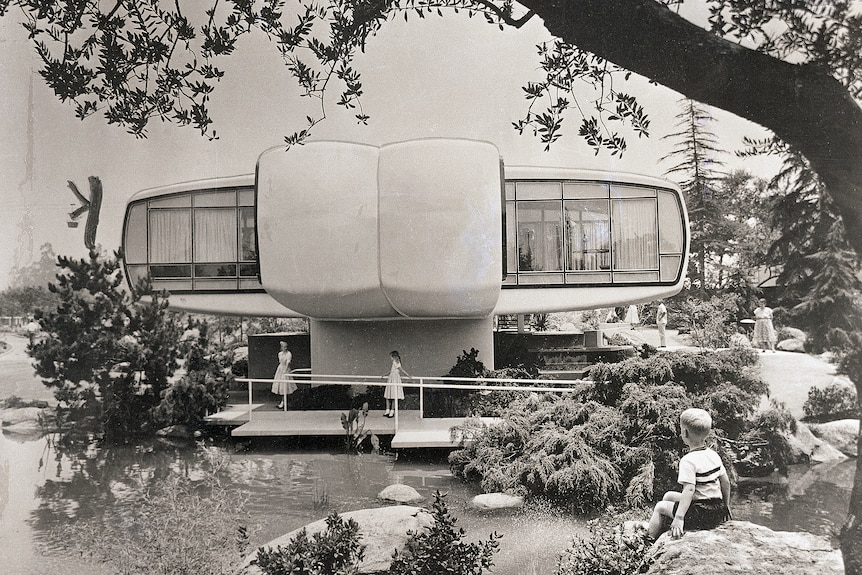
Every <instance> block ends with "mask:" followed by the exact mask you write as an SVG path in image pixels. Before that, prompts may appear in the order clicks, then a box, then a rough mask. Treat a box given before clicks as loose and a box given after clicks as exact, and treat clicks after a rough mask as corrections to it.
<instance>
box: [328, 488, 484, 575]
mask: <svg viewBox="0 0 862 575" xmlns="http://www.w3.org/2000/svg"><path fill="white" fill-rule="evenodd" d="M431 515H432V517H433V519H434V522H433V523H432V524H431V526H430V527H429V528H428V529H427V530H424V531H416V532H410V539H409V540H408V541H407V546H406V548H405V549H404V553H401V554H399V553H398V552H397V551H396V552H395V553H394V554H393V560H392V564H391V565H390V567H389V571H387V573H389V575H438V574H439V573H448V574H450V575H481V574H482V573H485V572H486V571H490V569H491V568H492V567H493V566H494V561H493V557H494V554H495V553H496V552H497V551H498V549H499V542H498V539H500V536H498V535H497V534H496V533H491V535H490V536H489V537H488V540H487V541H484V542H482V541H476V542H471V543H467V542H466V541H463V539H464V536H465V535H466V532H465V531H464V529H463V528H458V527H456V523H457V520H456V519H455V518H454V517H452V516H451V515H450V514H449V509H448V508H447V507H446V502H445V500H444V496H443V495H441V494H440V492H439V491H437V492H436V493H434V503H433V504H432V505H431ZM326 573H335V572H334V571H327V572H326Z"/></svg>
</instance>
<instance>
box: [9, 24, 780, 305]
mask: <svg viewBox="0 0 862 575" xmlns="http://www.w3.org/2000/svg"><path fill="white" fill-rule="evenodd" d="M547 39H549V38H548V36H547V32H545V30H544V28H543V27H542V26H541V22H539V21H535V22H533V23H531V24H529V25H527V26H525V27H524V28H522V29H520V30H510V29H507V30H505V31H502V32H501V31H499V30H498V29H497V28H495V27H492V26H489V25H487V24H485V23H484V21H482V20H481V19H479V18H474V19H472V20H471V19H467V18H466V17H461V16H454V17H451V16H447V17H446V18H443V19H440V18H429V19H427V20H415V21H412V22H410V23H409V24H406V23H404V22H403V20H396V21H394V22H390V23H387V24H385V25H384V29H383V31H382V33H381V34H380V35H378V36H377V37H374V38H372V39H370V40H369V43H368V47H367V51H366V53H365V54H363V55H360V57H359V58H358V59H357V61H356V66H355V67H356V68H357V69H359V70H360V71H361V72H362V73H363V87H364V89H365V95H364V96H363V99H362V104H363V107H364V112H365V113H367V114H369V115H370V116H371V120H370V122H369V126H358V125H357V124H356V122H355V120H354V119H353V117H352V115H351V114H347V113H344V112H343V111H342V110H341V109H340V108H339V107H337V106H335V105H334V102H330V105H329V107H328V114H329V117H328V119H327V120H326V121H325V122H324V123H323V124H322V125H320V126H318V127H317V128H315V130H314V139H337V140H344V141H355V142H363V143H369V144H376V145H379V144H385V143H388V142H395V141H400V140H406V139H412V138H422V137H463V138H475V139H479V140H486V141H490V142H492V143H494V144H496V145H497V147H498V148H499V149H500V152H501V154H502V156H503V158H504V161H505V162H506V163H507V164H510V165H522V164H527V165H531V164H532V165H547V166H566V167H576V168H594V169H602V170H619V171H626V172H638V173H643V174H647V175H652V176H662V175H663V173H664V171H665V170H666V169H667V167H669V165H670V164H669V163H660V162H659V159H660V158H661V157H662V156H663V155H665V154H666V153H667V151H668V147H669V146H670V144H669V143H668V142H666V141H662V140H661V137H662V136H663V135H665V134H667V133H669V132H673V131H674V127H673V121H674V120H673V117H674V115H675V114H676V113H677V111H678V108H677V104H676V103H677V101H678V100H679V95H678V94H676V93H674V92H672V91H669V90H666V89H663V88H658V87H654V86H650V85H648V84H647V83H646V82H645V81H643V80H642V79H636V81H635V82H632V83H631V86H628V87H626V88H625V89H624V91H628V92H629V93H632V94H635V95H637V96H638V97H639V98H640V100H641V103H642V104H643V105H644V107H645V108H647V112H648V113H649V114H650V116H651V120H652V124H651V136H652V137H651V138H649V139H638V138H637V137H635V136H631V137H629V138H628V144H629V147H628V151H627V152H626V153H625V155H624V156H623V158H622V159H619V158H616V157H611V156H610V155H609V154H604V153H602V154H599V155H598V156H596V155H594V153H593V151H592V149H590V148H589V147H588V146H587V145H586V144H585V143H584V142H583V141H582V140H581V139H580V138H579V137H578V136H577V126H578V124H579V122H580V119H579V118H578V117H577V116H576V115H575V114H571V115H570V117H569V118H568V119H567V121H566V123H565V124H564V130H563V131H564V134H565V135H564V137H563V138H562V139H561V140H559V141H558V142H557V143H556V144H555V145H554V146H553V147H552V149H551V151H550V152H544V151H543V148H544V147H543V145H542V144H541V143H540V142H539V141H538V140H537V139H535V138H533V137H532V136H527V135H524V136H519V135H518V134H517V133H516V132H515V130H514V129H513V128H512V122H513V121H516V120H518V119H519V118H521V117H523V115H524V114H525V112H526V110H527V102H526V100H525V99H524V97H523V95H522V94H523V91H522V90H521V86H523V85H525V84H526V82H528V81H530V80H538V79H540V77H541V76H540V74H541V71H540V69H539V59H538V56H537V53H536V48H535V46H536V44H537V43H539V42H541V41H543V40H547ZM37 67H38V61H37V58H36V56H35V54H34V53H33V50H32V48H31V47H30V45H29V44H28V42H27V38H26V33H25V31H24V30H23V28H21V27H20V25H19V24H18V21H17V15H16V14H15V12H14V11H10V14H8V15H7V16H6V17H5V18H2V19H0V78H2V81H0V104H2V112H0V233H2V236H0V289H4V288H5V287H6V286H7V285H8V282H9V279H10V278H9V272H10V270H11V268H12V267H13V265H15V264H18V265H21V264H26V263H27V262H28V260H29V259H30V257H31V255H30V254H31V249H32V257H33V258H38V256H39V246H41V245H42V244H43V243H45V242H50V243H51V244H52V246H53V247H54V251H55V252H56V253H58V254H66V255H75V256H79V257H80V256H83V255H84V254H85V253H86V250H85V248H84V244H83V233H84V225H83V219H82V220H81V222H82V223H81V225H79V227H77V228H69V227H68V226H67V224H66V221H67V219H68V217H67V214H68V212H70V211H71V210H72V209H74V208H75V207H77V202H76V200H75V198H74V196H73V195H72V193H71V192H70V191H69V190H68V188H67V186H66V181H67V180H72V181H74V182H75V183H76V184H77V185H78V187H79V188H80V189H82V191H84V190H86V189H87V178H88V176H90V175H95V176H99V177H100V178H101V180H102V183H103V187H104V201H103V206H102V213H101V219H100V224H99V229H98V235H97V238H96V239H97V242H98V243H99V244H101V245H102V246H103V247H104V248H105V249H109V250H114V249H116V248H117V247H119V244H120V229H121V226H122V217H123V213H124V209H125V205H126V201H127V199H128V198H129V197H130V196H131V195H132V194H134V193H135V192H137V191H138V190H141V189H144V188H150V187H154V186H161V185H165V184H171V183H176V182H181V181H188V180H194V179H200V178H209V177H215V176H229V175H236V174H245V173H252V172H253V171H254V166H255V161H256V159H257V157H258V155H259V154H260V153H261V152H262V151H263V150H265V149H267V148H270V147H272V146H278V145H280V144H281V143H282V142H283V137H284V136H285V135H287V134H290V133H292V132H294V131H295V130H297V129H300V128H302V127H304V126H303V121H304V120H303V119H304V118H305V116H306V115H308V114H311V113H314V112H316V109H315V108H310V107H309V106H310V105H312V103H311V102H310V101H309V100H308V99H306V98H300V97H299V96H298V90H297V89H296V88H295V86H294V84H293V81H292V79H291V78H290V77H289V76H288V73H287V70H286V69H285V68H284V66H283V64H282V63H281V60H280V58H279V57H278V55H277V53H276V51H275V50H274V49H273V48H272V47H271V46H270V45H269V44H267V43H266V41H265V40H263V39H262V38H260V37H245V38H244V39H243V41H242V43H241V44H240V46H239V49H238V53H237V54H236V55H235V56H232V57H231V58H229V59H227V60H225V61H224V62H223V65H222V67H223V68H224V69H225V70H226V71H227V76H226V77H225V78H224V79H223V80H222V81H221V83H220V84H219V85H218V87H217V88H216V92H215V93H214V95H213V97H212V104H211V110H210V111H211V116H212V117H213V119H214V121H215V128H216V131H217V132H218V134H219V136H220V138H219V140H217V141H208V140H207V139H206V138H204V137H201V136H200V135H199V134H198V133H197V132H196V131H195V130H194V129H193V128H178V127H176V126H173V125H169V124H162V123H160V122H158V121H155V122H153V123H151V125H150V127H149V137H148V138H147V139H136V138H135V137H133V136H131V135H128V134H126V133H125V132H124V131H123V130H122V129H120V128H117V127H115V126H108V125H107V123H106V122H105V120H104V119H103V118H102V117H101V116H98V115H97V116H93V117H91V118H89V119H87V120H85V121H83V122H82V121H80V120H77V119H76V118H75V117H74V113H73V108H72V107H70V106H66V105H63V104H60V103H59V102H58V101H57V99H56V98H55V97H54V95H53V94H52V93H51V92H50V90H49V89H48V88H47V87H46V86H45V85H44V83H43V82H42V80H41V77H40V76H38V74H36V73H35V70H36V69H37ZM31 77H32V78H33V82H32V84H33V98H32V106H31V109H32V113H30V112H28V101H29V99H30V98H29V86H30V78H31ZM617 88H619V86H617ZM590 95H591V93H590V92H588V91H584V97H585V98H588V97H590ZM714 115H715V118H716V124H715V125H714V126H713V131H714V132H716V134H718V136H719V138H720V140H721V146H722V147H723V148H724V149H727V150H734V149H737V148H739V147H740V145H741V140H742V137H743V136H753V137H763V136H764V135H765V132H764V131H763V130H762V129H760V128H758V127H757V126H755V125H753V124H750V123H748V122H745V121H742V120H739V119H737V118H735V117H734V116H732V115H730V114H727V113H725V112H722V111H720V110H717V111H715V112H714ZM28 117H29V120H30V122H28ZM28 124H30V128H29V129H30V130H32V140H30V138H29V137H28ZM30 146H32V148H31V149H32V156H31V157H32V159H33V162H32V177H31V176H30V174H29V172H28V169H27V165H28V161H27V158H28V147H30ZM725 161H726V162H727V163H728V164H729V165H731V166H736V165H739V166H740V167H746V168H748V169H749V170H751V171H752V172H754V173H756V174H757V175H760V176H763V177H769V176H771V175H772V171H773V170H774V169H775V163H774V161H765V160H756V161H755V160H746V161H745V162H741V161H740V160H736V159H734V158H733V157H732V156H728V157H726V158H725ZM28 215H29V216H32V217H31V218H28ZM28 222H32V225H28Z"/></svg>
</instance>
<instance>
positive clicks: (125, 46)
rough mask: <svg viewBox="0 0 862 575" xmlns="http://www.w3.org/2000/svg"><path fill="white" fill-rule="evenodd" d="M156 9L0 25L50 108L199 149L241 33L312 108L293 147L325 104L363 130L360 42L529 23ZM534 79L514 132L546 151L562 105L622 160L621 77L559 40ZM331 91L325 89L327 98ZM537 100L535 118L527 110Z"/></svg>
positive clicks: (481, 8) (306, 10) (65, 9)
mask: <svg viewBox="0 0 862 575" xmlns="http://www.w3.org/2000/svg"><path fill="white" fill-rule="evenodd" d="M190 6H191V5H190V4H186V5H185V9H186V10H192V11H191V12H184V11H183V6H181V4H180V3H179V2H176V3H174V4H173V5H170V4H167V3H163V2H158V1H157V0H138V1H133V2H117V3H115V4H113V5H105V4H103V3H99V2H93V1H86V0H71V1H69V2H64V3H45V2H41V1H38V0H31V1H27V0H7V1H6V2H0V15H2V14H5V12H7V11H8V10H9V9H10V7H15V8H18V9H19V10H20V12H21V13H22V14H23V16H24V27H25V28H26V29H27V31H28V33H29V35H30V37H31V38H32V40H33V42H34V45H35V48H36V52H37V54H38V55H39V57H40V59H41V60H42V69H41V70H40V74H41V75H42V77H43V78H44V79H45V82H46V83H47V84H48V86H49V87H51V89H52V90H54V93H55V94H56V95H57V97H58V98H59V99H60V101H62V102H71V103H72V104H73V105H74V107H75V113H76V116H77V117H78V118H80V119H84V118H86V117H88V116H91V115H93V114H95V113H97V112H101V113H102V114H103V115H104V116H105V118H106V119H107V121H108V123H109V124H115V125H118V126H121V127H123V128H125V129H126V130H127V131H128V132H129V133H132V134H134V135H135V136H137V137H146V135H147V127H148V125H149V122H150V121H151V120H153V119H158V120H161V121H163V122H170V123H174V124H177V125H180V126H192V127H194V128H195V129H197V130H199V131H200V133H201V134H202V135H204V136H207V137H209V138H211V139H215V138H217V137H218V134H217V131H216V129H215V128H214V122H213V119H212V117H211V116H210V99H211V97H212V94H213V92H214V90H215V88H216V86H217V84H218V83H219V81H220V80H221V79H222V78H223V77H224V75H225V72H224V70H223V69H222V63H223V62H224V60H225V59H226V58H228V57H230V56H232V55H234V54H235V53H236V52H237V51H238V49H239V48H240V45H241V40H242V37H243V36H244V35H247V34H251V33H262V34H263V35H265V36H266V38H267V39H268V40H269V41H270V42H271V44H272V45H273V46H275V48H276V49H277V50H278V52H279V54H280V55H281V57H282V60H283V62H284V65H285V67H286V69H287V70H288V72H289V73H290V75H291V76H292V77H293V78H294V80H295V82H296V83H297V85H298V86H299V88H300V90H301V95H302V96H303V97H307V98H310V99H312V100H314V101H315V102H316V110H317V111H316V113H313V114H311V115H307V116H306V125H305V126H304V127H303V128H301V129H299V130H297V131H296V132H294V133H293V134H291V135H289V136H287V137H286V138H285V143H286V144H287V145H288V146H291V145H295V144H301V143H302V142H303V141H304V140H305V139H306V138H308V137H309V136H310V135H311V130H312V129H313V128H314V127H315V126H316V125H317V124H318V123H319V122H321V121H323V120H324V119H325V118H326V117H327V101H328V96H327V94H328V93H329V92H331V91H332V90H337V96H336V97H334V98H332V99H331V100H330V101H334V102H335V103H336V105H338V106H340V107H341V108H343V109H345V110H347V111H349V112H350V113H351V114H353V116H354V118H355V119H356V121H357V122H359V123H362V124H367V123H368V121H369V119H370V116H369V114H367V113H366V112H365V111H364V110H363V108H362V104H361V98H362V95H363V85H362V76H361V74H360V72H359V71H358V70H356V69H355V68H354V67H353V65H352V63H353V59H354V56H355V55H356V53H357V52H358V51H363V50H364V49H365V46H366V43H367V41H368V40H369V38H370V37H373V36H374V35H376V34H377V32H378V31H379V30H380V29H381V27H382V26H383V25H384V23H385V22H387V21H388V20H391V19H394V18H404V19H405V20H409V19H410V18H411V17H413V18H418V19H424V18H426V16H431V15H436V16H443V15H444V14H445V13H452V14H461V13H464V14H466V15H467V16H468V17H471V18H472V17H473V16H480V17H481V19H483V20H484V21H485V22H487V23H490V24H493V25H495V26H498V27H499V28H501V29H502V28H504V27H506V26H511V27H520V26H522V25H523V24H524V23H526V22H527V21H528V20H529V19H530V18H531V17H532V16H533V13H532V12H528V11H527V12H524V13H523V14H521V15H520V16H519V17H516V16H515V15H514V13H513V11H514V5H513V3H512V2H511V1H510V0H505V1H504V2H501V3H494V2H489V1H485V0H441V1H436V0H332V1H331V2H328V3H325V4H324V3H317V2H314V1H310V0H303V1H302V2H300V3H299V7H298V9H297V10H296V13H295V14H293V15H292V19H291V15H290V14H286V13H285V12H284V9H285V3H284V2H283V1H279V0H263V1H254V0H228V1H227V2H219V1H218V0H214V1H213V2H212V4H211V5H206V6H205V7H203V8H199V7H197V6H195V7H194V8H189V7H190ZM539 56H540V59H541V67H542V70H543V73H544V75H545V78H544V79H543V80H542V81H540V82H536V83H530V84H528V86H527V87H526V88H525V91H526V93H527V98H528V100H529V106H528V110H527V113H526V115H525V117H524V118H522V119H520V120H518V121H517V122H514V126H515V128H516V129H517V130H518V131H519V132H523V131H524V130H532V131H533V133H534V135H536V136H537V137H539V138H540V140H541V141H542V143H544V144H546V147H548V146H550V145H551V144H552V143H553V142H554V141H556V140H557V139H558V138H559V137H560V136H561V135H562V130H561V127H562V122H563V118H564V115H565V113H566V112H567V110H568V109H569V108H570V102H574V107H575V108H577V109H578V111H579V112H580V115H581V118H582V126H581V129H580V133H581V135H582V136H583V137H584V138H585V139H586V140H587V142H588V143H589V144H590V145H591V146H592V147H594V148H595V150H596V152H598V151H599V150H600V149H601V148H606V149H609V150H611V151H612V153H620V154H621V153H622V152H623V151H624V150H625V140H624V139H623V138H622V137H621V136H619V134H617V133H616V132H611V131H609V130H608V128H607V126H606V122H612V121H627V122H629V123H630V124H631V126H632V128H633V130H634V131H635V133H637V134H638V135H646V134H647V129H648V127H649V120H648V119H647V117H646V115H645V113H644V111H643V109H642V108H641V107H640V106H639V105H638V104H637V102H636V100H635V99H634V98H633V97H631V96H628V95H626V94H623V93H620V92H618V91H616V90H615V89H614V88H613V84H612V81H611V79H612V77H613V76H614V75H618V74H626V76H627V75H628V73H625V72H624V71H622V70H621V69H619V68H617V67H615V66H611V65H609V64H608V63H607V62H605V61H604V60H602V59H601V58H598V57H596V56H593V55H590V54H588V53H586V52H583V51H581V50H578V49H577V48H575V47H572V46H570V45H567V44H565V43H563V42H560V41H555V42H554V43H553V44H552V45H551V46H545V45H542V46H540V47H539ZM579 83H580V84H581V85H583V86H589V85H594V86H596V90H597V96H596V97H595V99H594V100H593V101H592V102H584V103H581V102H579V101H578V99H577V98H576V97H575V89H576V88H578V87H579V86H578V84H579ZM336 86H337V88H336ZM540 102H541V104H542V105H543V106H544V108H545V110H544V111H537V109H538V108H539V107H540Z"/></svg>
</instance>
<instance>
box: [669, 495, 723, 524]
mask: <svg viewBox="0 0 862 575" xmlns="http://www.w3.org/2000/svg"><path fill="white" fill-rule="evenodd" d="M677 507H679V502H676V503H674V504H673V514H674V515H676V509H677ZM729 514H730V513H729V511H728V509H727V507H726V506H725V505H724V500H723V499H720V498H719V499H700V500H698V501H692V502H691V505H689V507H688V511H686V513H685V520H684V523H683V525H684V526H685V530H686V531H694V530H698V529H712V528H714V527H718V526H719V525H721V524H722V523H724V521H725V520H726V519H727V517H728V515H729Z"/></svg>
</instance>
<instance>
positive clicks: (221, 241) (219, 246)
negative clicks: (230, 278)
mask: <svg viewBox="0 0 862 575" xmlns="http://www.w3.org/2000/svg"><path fill="white" fill-rule="evenodd" d="M236 233H237V219H236V210H234V209H229V210H224V209H201V208H198V209H196V210H195V262H198V263H200V262H235V261H237V259H236Z"/></svg>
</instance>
